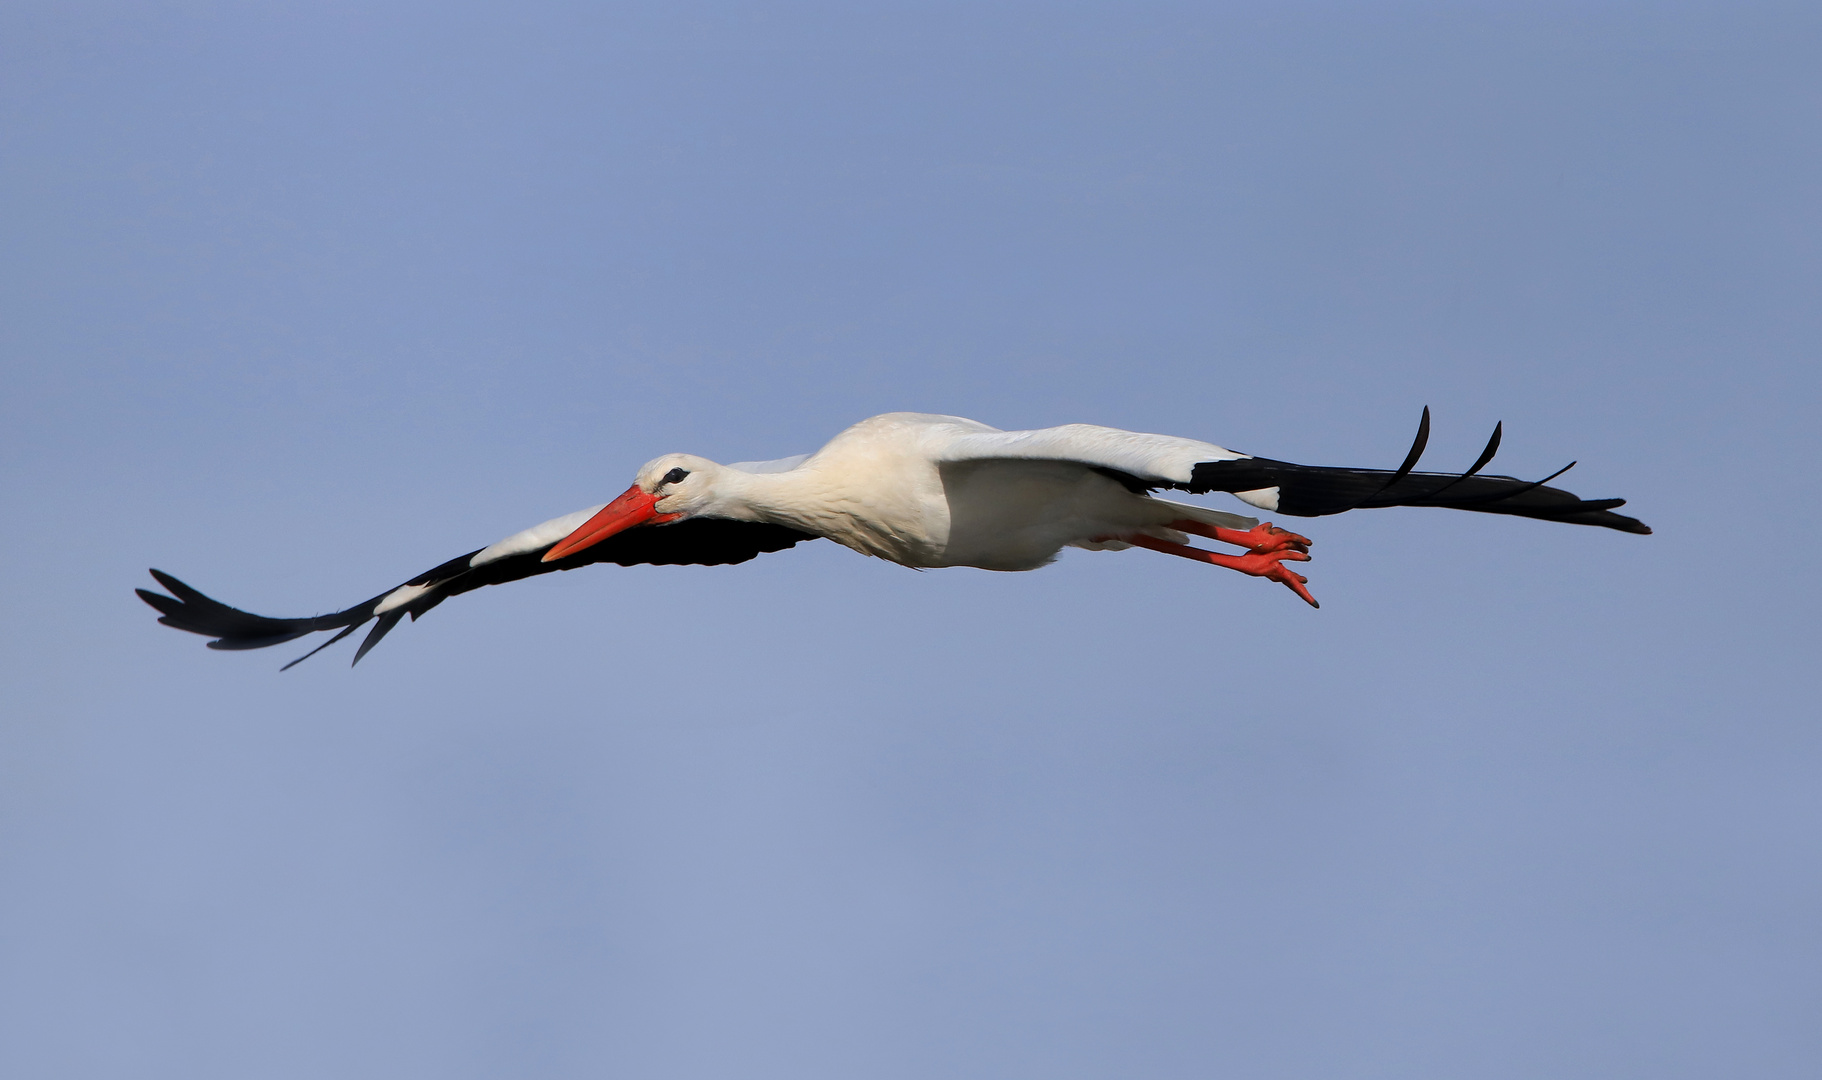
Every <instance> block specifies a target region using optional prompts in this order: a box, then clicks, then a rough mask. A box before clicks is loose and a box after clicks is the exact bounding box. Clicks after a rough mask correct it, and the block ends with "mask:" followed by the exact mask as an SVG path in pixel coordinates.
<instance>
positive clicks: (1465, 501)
mask: <svg viewBox="0 0 1822 1080" xmlns="http://www.w3.org/2000/svg"><path fill="white" fill-rule="evenodd" d="M966 423H967V422H966V421H963V422H962V423H961V424H956V425H955V426H954V427H955V430H954V432H953V433H951V434H949V435H948V437H947V438H946V440H945V443H944V450H943V456H942V460H945V461H973V460H980V459H984V458H1022V459H1039V460H1053V461H1076V462H1080V463H1082V464H1084V465H1087V466H1089V467H1090V468H1093V469H1096V470H1098V471H1100V472H1103V473H1106V474H1108V475H1109V476H1112V477H1114V478H1115V479H1117V480H1120V481H1121V482H1122V483H1124V484H1126V485H1127V487H1129V488H1131V489H1132V490H1134V491H1146V490H1155V489H1158V488H1175V489H1177V490H1180V491H1188V492H1191V493H1192V494H1198V495H1200V494H1205V493H1207V492H1210V491H1227V492H1232V493H1233V494H1234V495H1236V496H1238V497H1239V498H1240V499H1241V500H1242V501H1244V502H1247V503H1250V504H1252V505H1253V506H1257V507H1259V508H1260V509H1262V510H1269V511H1273V512H1275V513H1280V514H1289V515H1291V516H1293V517H1321V516H1324V515H1327V514H1339V513H1343V512H1345V511H1348V510H1358V509H1372V508H1378V507H1385V506H1441V507H1447V508H1449V509H1452V510H1475V511H1479V512H1481V513H1486V514H1514V515H1517V516H1519V517H1529V518H1539V519H1542V520H1545V521H1561V522H1567V523H1570V524H1575V525H1600V526H1604V527H1606V528H1609V529H1619V530H1621V531H1623V532H1631V533H1649V532H1650V531H1651V529H1650V528H1649V527H1648V526H1646V525H1645V524H1644V523H1643V522H1641V521H1639V520H1638V519H1636V518H1630V517H1626V516H1625V515H1623V514H1615V513H1613V512H1612V511H1613V510H1614V508H1616V507H1619V506H1624V505H1625V503H1626V500H1624V499H1583V498H1581V497H1579V496H1577V495H1574V494H1572V493H1570V492H1567V491H1563V490H1561V489H1560V488H1553V487H1547V486H1545V485H1546V483H1547V482H1548V481H1550V480H1554V479H1556V477H1558V476H1561V475H1562V474H1563V473H1564V472H1567V471H1568V469H1566V468H1565V469H1561V470H1558V471H1557V472H1555V473H1553V474H1551V475H1550V476H1547V477H1545V478H1544V479H1543V480H1537V481H1528V480H1520V479H1518V478H1517V477H1512V476H1482V475H1480V470H1481V469H1483V468H1485V467H1486V465H1487V463H1488V462H1490V461H1492V460H1493V455H1494V453H1495V452H1497V451H1498V449H1499V441H1500V435H1501V431H1502V428H1501V427H1497V426H1496V427H1495V428H1494V429H1493V437H1492V439H1490V440H1489V441H1488V442H1487V447H1486V449H1485V450H1484V451H1482V452H1481V455H1480V458H1479V460H1477V461H1476V462H1475V463H1474V464H1473V465H1472V466H1471V467H1469V469H1468V470H1467V471H1466V472H1463V473H1433V472H1415V471H1413V470H1414V469H1415V467H1416V465H1417V462H1418V459H1419V458H1420V457H1422V455H1423V450H1424V446H1425V445H1426V444H1427V443H1428V441H1429V436H1430V410H1429V409H1428V408H1427V407H1426V408H1425V409H1424V411H1423V419H1422V421H1421V422H1420V423H1419V425H1418V429H1417V439H1416V441H1415V442H1414V443H1413V444H1412V446H1411V452H1410V453H1409V454H1408V455H1406V457H1405V461H1404V464H1403V465H1401V466H1399V467H1398V468H1397V469H1350V468H1336V467H1329V466H1321V465H1296V464H1293V463H1291V462H1288V461H1274V460H1273V459H1271V458H1260V457H1251V456H1249V455H1246V454H1242V453H1239V452H1238V451H1234V450H1229V449H1227V448H1226V447H1222V446H1216V445H1215V444H1213V443H1205V442H1198V441H1196V440H1194V439H1180V438H1176V437H1174V436H1170V435H1147V434H1143V433H1140V432H1134V431H1121V430H1119V429H1117V428H1106V427H1097V426H1095V425H1093V424H1068V425H1065V426H1063V427H1054V428H1043V429H1040V430H1037V431H995V430H993V429H990V428H985V427H984V425H975V426H972V427H964V426H962V424H966ZM1573 464H1574V463H1573V462H1571V466H1573Z"/></svg>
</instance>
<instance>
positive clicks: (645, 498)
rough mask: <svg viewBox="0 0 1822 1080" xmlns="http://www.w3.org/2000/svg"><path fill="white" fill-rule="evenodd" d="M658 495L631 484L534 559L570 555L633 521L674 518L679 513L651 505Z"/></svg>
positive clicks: (656, 522)
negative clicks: (617, 496) (662, 510)
mask: <svg viewBox="0 0 1822 1080" xmlns="http://www.w3.org/2000/svg"><path fill="white" fill-rule="evenodd" d="M657 501H658V499H657V497H656V496H654V495H653V494H652V493H651V492H648V491H641V490H639V485H638V484H634V485H633V486H632V487H629V488H627V489H626V490H625V491H624V492H622V493H621V495H620V497H619V498H618V499H615V500H614V501H613V502H610V503H608V504H607V505H606V506H603V507H602V508H601V512H600V513H598V514H596V515H595V516H594V517H592V518H589V519H588V520H587V521H585V522H583V523H582V527H581V528H579V529H577V530H576V531H575V532H573V533H570V534H569V535H568V536H565V537H564V538H563V539H561V540H559V541H557V545H556V546H555V547H553V548H551V549H550V550H549V551H546V552H545V553H544V557H543V558H542V559H540V560H538V561H540V562H551V561H553V560H556V559H561V558H562V557H564V556H565V555H574V554H575V553H576V552H578V551H581V550H582V549H583V548H587V547H593V546H595V545H596V544H599V543H600V542H601V541H603V540H606V539H607V538H608V537H610V536H613V535H614V534H616V533H623V532H625V531H626V530H628V529H630V528H632V527H634V526H635V525H660V524H663V523H664V522H666V521H676V520H677V519H678V518H679V517H681V516H682V515H681V514H660V513H658V512H657V511H655V510H653V509H652V507H653V505H654V504H655V503H657Z"/></svg>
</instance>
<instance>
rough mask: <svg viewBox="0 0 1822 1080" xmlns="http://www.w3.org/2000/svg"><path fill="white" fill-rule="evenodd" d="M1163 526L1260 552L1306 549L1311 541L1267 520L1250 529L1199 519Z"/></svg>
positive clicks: (1174, 522)
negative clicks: (1224, 526) (1225, 526)
mask: <svg viewBox="0 0 1822 1080" xmlns="http://www.w3.org/2000/svg"><path fill="white" fill-rule="evenodd" d="M1165 528H1167V529H1175V530H1177V531H1178V532H1186V533H1194V534H1195V535H1197V536H1206V537H1208V538H1209V539H1210V540H1219V541H1221V542H1222V543H1223V544H1233V545H1235V546H1237V547H1243V548H1248V549H1250V550H1252V551H1256V552H1260V553H1264V552H1268V551H1283V550H1284V549H1286V548H1291V549H1293V550H1295V551H1308V550H1309V549H1310V543H1311V540H1310V538H1309V537H1307V536H1298V535H1297V534H1296V533H1294V532H1291V531H1290V530H1288V529H1280V528H1279V527H1278V526H1276V525H1273V524H1272V523H1271V522H1269V521H1267V522H1265V523H1263V524H1260V525H1254V526H1253V527H1252V528H1250V529H1224V528H1222V527H1221V526H1219V525H1205V524H1203V523H1202V522H1200V521H1173V522H1171V523H1170V524H1169V525H1166V526H1165Z"/></svg>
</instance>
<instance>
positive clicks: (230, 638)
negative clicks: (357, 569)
mask: <svg viewBox="0 0 1822 1080" xmlns="http://www.w3.org/2000/svg"><path fill="white" fill-rule="evenodd" d="M814 539H815V536H813V535H812V534H810V533H805V532H799V531H797V530H796V529H790V528H786V527H785V526H783V525H771V524H766V523H764V522H756V521H732V520H728V519H725V518H691V519H689V520H687V521H679V522H677V523H676V524H673V525H648V526H640V527H638V528H633V529H628V530H626V531H625V532H623V533H620V534H618V535H615V536H611V537H609V538H608V539H606V540H603V541H602V542H600V543H598V544H595V545H593V546H592V547H588V548H585V549H583V550H582V551H578V552H576V553H575V554H574V555H570V556H568V557H567V558H562V559H557V560H555V561H553V562H541V561H540V558H541V556H542V555H543V554H544V553H545V552H546V551H549V550H550V548H551V547H552V546H553V545H551V544H546V545H544V546H543V547H540V548H538V549H536V550H534V551H528V552H524V553H521V554H518V555H509V556H507V557H506V558H503V559H496V560H494V561H492V562H489V563H483V564H482V565H480V566H472V567H471V566H470V565H469V561H470V560H472V559H473V558H474V557H475V556H476V555H478V554H480V552H481V551H482V550H485V549H477V550H475V551H471V552H469V553H468V554H466V555H462V556H458V557H457V558H454V559H450V560H449V561H448V562H446V563H443V564H441V565H440V566H437V567H435V568H433V569H430V570H427V571H425V572H424V573H422V574H419V575H418V576H417V577H414V578H412V579H411V580H410V581H407V582H405V584H406V585H411V586H418V587H427V588H428V589H429V591H427V592H425V593H424V594H423V595H421V596H418V597H415V598H413V599H412V600H410V601H408V602H406V603H405V604H402V605H400V606H399V607H396V608H393V609H392V610H390V611H388V612H386V613H385V614H384V615H380V616H379V618H378V621H377V622H375V623H374V625H373V628H372V629H371V630H369V631H368V633H367V637H366V638H365V639H363V640H362V642H361V646H360V648H359V649H357V650H355V654H354V662H355V663H359V662H360V659H361V657H363V656H366V655H367V652H368V650H370V649H372V648H373V647H374V646H375V645H377V644H379V642H380V639H381V638H383V637H385V636H386V634H387V633H388V632H390V631H391V630H392V628H393V627H394V626H396V625H398V622H399V620H400V619H402V618H404V617H405V616H406V615H410V616H411V617H412V619H414V620H415V619H416V618H417V617H418V616H419V615H422V614H424V613H425V612H426V611H429V610H430V609H431V608H433V607H436V606H437V605H438V604H440V603H442V602H443V601H444V600H446V599H448V598H449V597H451V596H457V595H460V594H461V593H465V592H469V591H471V590H474V589H478V588H481V587H482V586H484V585H500V584H503V583H505V582H509V581H518V580H520V579H521V578H528V577H533V576H535V575H537V574H548V573H551V572H553V571H557V570H574V569H575V568H576V567H579V566H587V565H589V564H590V563H598V562H611V563H618V564H619V565H621V566H635V565H639V564H642V563H644V564H652V565H658V566H675V565H684V564H689V565H696V566H723V565H727V564H731V563H743V562H746V561H747V560H749V559H753V558H756V557H757V556H759V555H762V554H765V553H766V552H771V551H782V550H784V549H785V548H788V547H790V546H792V545H793V544H798V543H801V542H803V541H805V540H814ZM152 576H153V577H154V578H157V579H158V583H159V584H160V585H162V586H164V587H165V589H166V590H168V591H169V592H170V594H171V595H169V596H166V595H164V594H162V593H155V592H152V591H151V590H149V589H136V590H134V591H135V592H137V593H138V594H139V598H140V599H141V600H144V601H145V602H146V603H148V604H150V605H151V606H152V607H153V608H154V609H156V610H157V611H158V613H159V615H160V618H159V620H158V621H159V622H161V623H163V624H164V625H166V626H171V627H175V628H176V629H179V630H187V631H189V632H190V633H193V634H202V635H205V636H207V637H211V638H214V639H215V640H213V641H211V642H209V647H210V648H211V649H263V648H266V647H267V646H271V645H278V644H281V643H283V642H286V641H291V640H294V639H296V638H300V637H303V636H304V635H305V634H310V633H315V632H316V631H318V630H338V631H340V632H339V633H337V634H336V635H335V636H334V637H332V638H330V639H329V640H328V641H326V642H324V643H323V644H321V645H318V646H317V647H316V648H314V649H312V650H310V651H309V652H307V653H305V654H304V655H303V656H300V657H298V658H297V659H296V660H293V661H291V663H289V664H286V665H285V668H291V667H294V666H295V665H297V664H299V663H301V662H303V661H304V660H307V659H309V658H310V657H312V656H315V655H316V654H317V653H319V652H321V651H322V650H323V649H325V648H327V647H328V646H330V645H333V644H335V643H336V642H338V641H340V640H341V639H343V638H345V637H347V636H348V635H349V634H352V633H354V631H355V630H357V629H359V628H360V627H361V626H363V625H364V624H366V623H367V622H368V621H370V620H372V619H373V618H374V616H375V611H376V610H377V609H378V607H379V605H380V602H381V601H383V600H385V598H386V597H387V596H389V595H391V594H392V593H393V592H394V591H396V589H388V590H386V591H385V592H383V593H381V594H380V595H378V596H376V597H373V598H372V599H370V600H366V601H363V602H361V603H359V604H356V605H354V606H353V607H351V608H347V609H345V610H343V611H336V612H331V613H330V614H327V615H316V616H312V617H310V618H303V619H273V618H267V617H266V616H264V615H255V614H253V613H251V612H247V611H241V610H240V609H239V608H232V607H229V606H228V605H226V604H224V603H222V602H221V601H219V600H215V599H212V598H210V597H208V596H204V595H203V594H202V593H200V592H197V591H196V590H195V589H193V588H191V587H190V586H189V585H186V584H185V583H183V582H182V581H179V580H178V579H176V578H174V577H172V576H171V575H170V574H167V573H165V572H164V571H162V570H154V571H152Z"/></svg>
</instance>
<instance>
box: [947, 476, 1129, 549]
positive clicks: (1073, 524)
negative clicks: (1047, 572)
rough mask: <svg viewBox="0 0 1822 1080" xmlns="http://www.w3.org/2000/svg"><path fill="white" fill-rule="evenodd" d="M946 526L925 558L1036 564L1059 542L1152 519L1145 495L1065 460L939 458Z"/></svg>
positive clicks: (1079, 539)
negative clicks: (932, 552)
mask: <svg viewBox="0 0 1822 1080" xmlns="http://www.w3.org/2000/svg"><path fill="white" fill-rule="evenodd" d="M940 472H941V474H942V481H943V492H944V495H945V497H946V503H947V511H948V513H947V516H948V529H947V531H946V535H945V537H944V542H943V544H942V545H941V550H940V552H938V553H936V555H935V559H936V561H933V562H929V563H925V564H924V565H929V566H977V567H980V568H982V569H984V570H1035V569H1037V568H1038V567H1040V566H1044V565H1046V564H1047V563H1050V562H1051V561H1053V560H1055V558H1056V557H1057V553H1058V552H1059V551H1061V550H1062V549H1063V548H1064V547H1066V546H1068V545H1070V544H1075V543H1081V542H1083V541H1088V540H1092V539H1095V538H1097V537H1102V536H1109V535H1116V534H1120V533H1126V532H1132V531H1134V530H1137V529H1144V528H1151V527H1155V526H1156V525H1158V524H1161V522H1160V521H1159V520H1158V517H1159V514H1158V512H1157V511H1156V510H1154V509H1152V508H1151V507H1149V506H1148V505H1147V504H1148V503H1149V502H1150V500H1148V499H1146V498H1144V497H1143V496H1138V495H1134V494H1133V493H1131V492H1129V491H1127V490H1126V489H1125V488H1124V487H1122V486H1121V485H1120V484H1119V483H1118V482H1116V481H1114V480H1111V479H1109V478H1108V477H1105V476H1102V475H1100V474H1099V473H1096V472H1094V471H1093V470H1092V469H1089V468H1087V467H1085V466H1083V465H1079V464H1076V463H1075V462H1066V461H1015V460H988V461H969V462H960V463H955V464H946V465H943V466H941V469H940Z"/></svg>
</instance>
